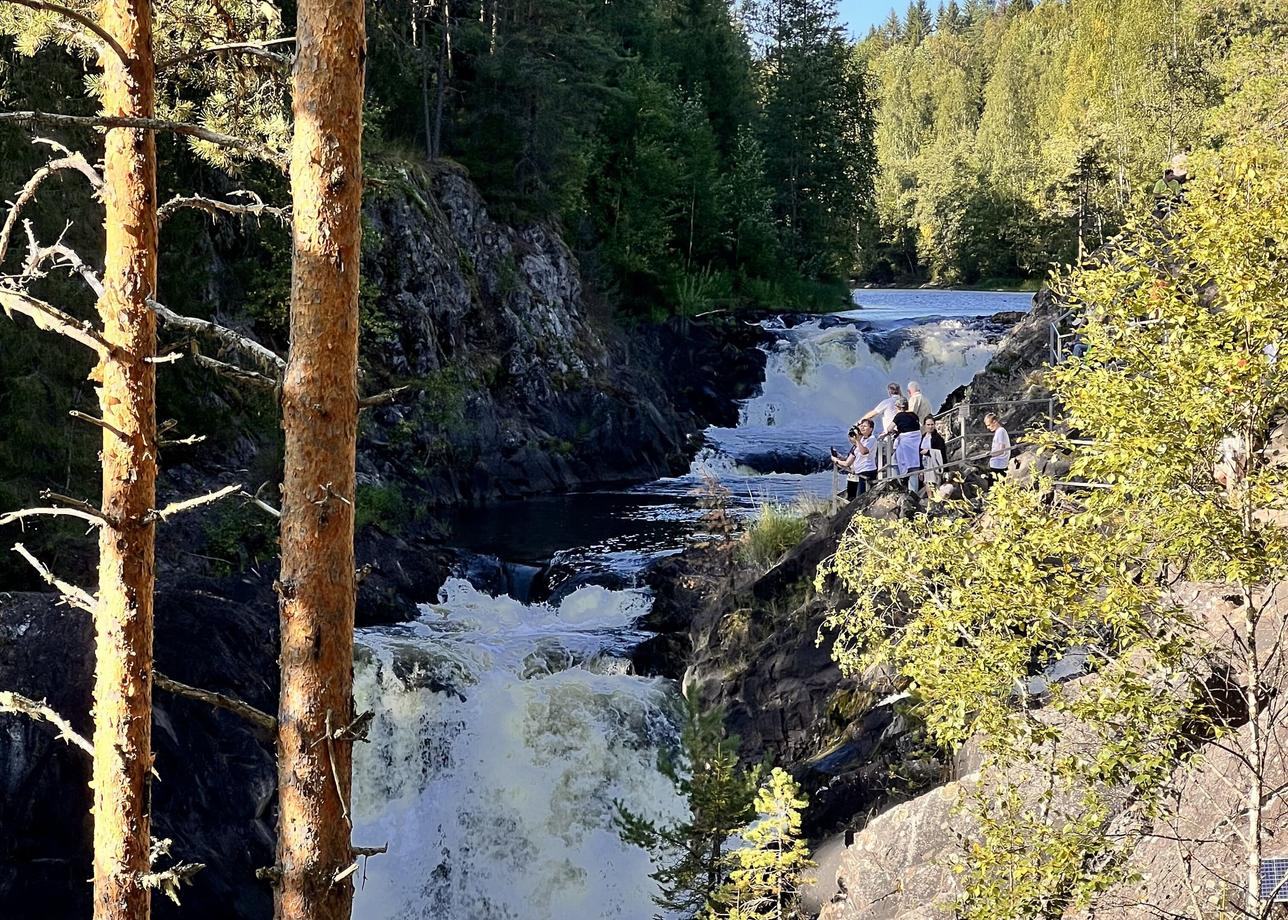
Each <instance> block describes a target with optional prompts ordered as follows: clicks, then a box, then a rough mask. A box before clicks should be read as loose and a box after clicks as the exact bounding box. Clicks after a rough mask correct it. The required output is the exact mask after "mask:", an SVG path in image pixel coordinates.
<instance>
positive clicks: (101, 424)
mask: <svg viewBox="0 0 1288 920" xmlns="http://www.w3.org/2000/svg"><path fill="white" fill-rule="evenodd" d="M67 414H68V415H70V416H71V417H72V418H74V419H78V420H79V421H82V422H88V423H89V424H91V425H93V426H94V427H95V428H102V429H103V430H104V431H110V432H112V434H114V435H116V436H117V437H118V438H120V439H121V440H122V441H124V440H127V439H126V437H125V432H124V431H122V430H121V429H119V428H117V427H116V426H115V425H112V424H111V423H110V422H105V421H103V420H102V419H101V418H97V417H95V416H93V415H90V414H89V413H88V412H81V411H80V410H79V409H68V410H67Z"/></svg>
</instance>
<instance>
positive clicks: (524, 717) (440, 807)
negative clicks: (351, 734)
mask: <svg viewBox="0 0 1288 920" xmlns="http://www.w3.org/2000/svg"><path fill="white" fill-rule="evenodd" d="M648 603H649V600H648V597H647V595H646V594H644V593H643V592H640V591H633V590H628V591H609V590H607V589H604V588H599V587H594V586H591V587H585V588H581V589H579V590H577V591H576V592H574V593H573V594H571V595H569V596H568V597H567V598H566V599H565V600H564V602H563V603H562V604H561V605H559V607H557V608H555V607H550V606H547V605H544V604H534V605H531V606H529V605H525V604H521V603H519V602H518V601H515V600H512V599H510V598H506V597H499V598H492V597H489V596H487V595H485V594H481V593H479V592H478V591H475V590H474V589H473V588H471V587H470V586H469V585H468V583H466V582H464V581H462V580H459V579H453V580H451V581H449V582H448V584H447V586H446V587H445V588H444V590H443V595H442V599H441V602H440V603H439V604H438V605H435V606H431V607H427V608H426V609H425V612H424V614H423V615H422V616H421V618H420V619H419V620H417V621H416V622H414V623H411V624H408V625H406V626H402V627H395V628H385V629H379V630H374V629H373V630H363V631H361V632H360V634H359V637H358V638H359V645H360V648H359V652H358V655H357V662H356V675H355V678H356V693H357V697H358V704H359V706H360V707H361V708H368V709H372V710H373V711H374V712H375V713H376V719H375V721H374V723H373V726H372V731H371V743H370V744H367V745H359V746H358V749H357V752H356V758H357V762H356V765H355V787H356V788H355V801H354V815H355V829H354V836H355V839H357V840H359V841H362V842H364V843H366V844H382V843H385V842H386V841H388V842H389V843H390V851H389V853H388V854H387V855H383V856H380V857H378V858H376V859H372V860H371V861H370V863H369V865H368V866H367V869H366V880H365V883H364V884H363V886H362V888H361V890H360V891H359V893H358V898H357V904H356V907H355V911H354V914H355V916H356V917H358V918H361V920H385V918H390V920H392V918H400V920H404V918H405V920H411V918H431V917H432V918H435V920H546V918H549V920H564V918H583V917H584V918H599V917H604V918H610V917H620V918H628V920H647V918H650V917H652V916H653V904H652V902H651V896H652V894H653V893H654V891H655V887H654V884H653V882H652V881H651V880H650V879H649V877H648V875H649V872H650V871H651V868H650V866H649V862H648V858H647V856H646V855H645V854H644V853H643V852H642V851H640V850H638V849H636V848H634V847H630V846H627V845H625V844H623V843H622V842H621V840H620V839H619V838H618V835H617V833H616V831H615V829H614V823H613V816H614V814H615V806H614V802H616V801H622V802H624V803H625V804H627V805H628V806H629V807H630V808H631V809H632V810H637V811H641V812H643V813H645V814H650V815H655V816H659V817H666V818H667V819H668V820H674V819H676V818H678V817H680V816H681V815H682V814H683V812H684V804H683V802H682V801H681V800H680V799H679V798H678V797H677V795H676V793H675V790H674V789H673V787H672V786H671V785H670V783H669V782H667V781H666V780H665V779H664V778H663V777H662V776H661V775H660V774H659V773H658V772H657V770H656V760H657V751H658V748H659V746H661V745H662V744H665V743H668V742H669V741H670V740H671V739H673V738H674V734H675V727H674V722H673V719H674V713H675V706H674V692H675V691H674V688H673V685H672V684H670V682H668V681H663V680H659V679H645V678H639V677H634V676H632V675H629V674H628V673H626V668H625V663H624V662H623V661H622V660H621V659H620V658H618V657H616V655H617V654H619V653H621V652H623V651H624V650H625V649H627V648H629V647H630V645H632V644H634V643H635V642H637V641H638V640H639V639H640V638H641V636H640V634H638V633H636V632H634V631H633V630H632V629H631V624H632V622H633V621H634V620H635V619H636V618H637V617H638V616H639V615H641V614H642V613H644V612H645V611H646V610H647V608H648Z"/></svg>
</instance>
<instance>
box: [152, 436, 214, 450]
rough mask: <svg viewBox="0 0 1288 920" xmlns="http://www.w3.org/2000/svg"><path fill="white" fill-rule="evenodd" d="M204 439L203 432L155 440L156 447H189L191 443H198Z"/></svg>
mask: <svg viewBox="0 0 1288 920" xmlns="http://www.w3.org/2000/svg"><path fill="white" fill-rule="evenodd" d="M204 440H206V436H205V435H204V434H190V435H188V436H187V437H186V438H173V439H169V438H162V439H161V440H159V441H157V446H158V447H190V446H192V445H193V444H200V443H201V442H202V441H204Z"/></svg>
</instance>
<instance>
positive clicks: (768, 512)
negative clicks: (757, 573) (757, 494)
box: [739, 502, 806, 569]
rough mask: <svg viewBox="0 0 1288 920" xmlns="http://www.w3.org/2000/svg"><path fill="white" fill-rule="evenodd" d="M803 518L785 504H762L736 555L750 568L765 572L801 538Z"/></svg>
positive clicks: (802, 535)
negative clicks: (764, 570)
mask: <svg viewBox="0 0 1288 920" xmlns="http://www.w3.org/2000/svg"><path fill="white" fill-rule="evenodd" d="M805 531H806V525H805V517H804V516H803V515H802V514H800V513H798V512H797V511H796V510H795V509H793V508H790V507H787V506H785V505H779V504H775V503H773V502H765V503H764V504H762V505H761V506H760V514H759V515H757V517H756V520H755V521H753V522H752V524H751V526H750V527H748V528H747V532H746V533H744V534H743V536H742V545H741V546H740V547H739V555H740V556H741V557H742V559H743V561H744V562H746V563H747V564H748V565H750V566H752V567H753V568H757V569H767V568H769V567H770V566H772V565H773V564H774V563H775V562H777V561H778V560H779V559H781V558H782V555H783V553H785V552H787V550H789V549H791V548H792V547H793V546H795V545H796V544H797V543H799V542H800V541H801V540H802V539H803V538H804V536H805Z"/></svg>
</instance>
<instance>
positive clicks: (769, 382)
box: [646, 291, 1023, 509]
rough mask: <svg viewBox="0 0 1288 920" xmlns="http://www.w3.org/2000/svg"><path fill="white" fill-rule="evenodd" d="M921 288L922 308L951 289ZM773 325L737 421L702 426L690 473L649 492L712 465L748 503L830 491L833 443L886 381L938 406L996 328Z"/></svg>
mask: <svg viewBox="0 0 1288 920" xmlns="http://www.w3.org/2000/svg"><path fill="white" fill-rule="evenodd" d="M861 293H862V294H864V295H866V294H868V293H869V292H866V291H865V292H861ZM886 293H888V292H886ZM899 293H907V292H899ZM918 293H920V292H918ZM927 293H933V294H935V295H937V296H935V297H932V298H931V299H930V300H929V301H928V306H926V305H923V308H924V309H930V308H931V307H937V308H939V309H943V307H944V306H945V305H946V304H945V302H943V301H941V300H940V299H939V298H942V297H945V296H946V294H947V292H927ZM970 296H972V297H978V296H980V295H970ZM984 296H986V297H992V298H993V299H994V302H993V303H992V306H993V307H995V308H997V309H1002V308H1005V307H1008V306H1015V305H1017V304H1016V303H1014V302H1013V301H1014V300H1015V299H1016V298H1018V299H1019V302H1020V303H1021V304H1022V303H1023V295H984ZM972 302H973V301H972ZM880 312H882V311H881V310H879V309H878V310H869V309H864V310H858V311H853V312H851V313H845V314H841V319H843V320H854V321H858V320H863V321H864V322H866V321H867V320H868V317H869V313H880ZM882 318H885V317H884V316H883V317H882ZM775 331H776V332H777V333H778V336H779V338H778V341H777V342H775V343H774V345H773V346H772V347H771V348H770V350H769V355H768V361H767V363H766V367H765V382H764V385H763V386H762V387H761V392H760V394H759V395H757V396H755V397H752V398H751V399H748V400H746V401H745V402H744V403H743V405H742V408H741V411H740V418H739V422H738V426H737V427H736V428H714V427H713V428H708V429H707V432H706V440H707V446H706V447H705V448H704V449H703V450H702V451H700V452H699V453H698V455H697V456H696V457H695V458H694V460H693V464H692V466H691V468H690V470H689V473H688V474H687V475H685V476H681V477H678V478H676V479H671V480H661V481H659V482H658V483H654V484H652V485H650V486H648V487H646V488H647V489H648V491H650V492H654V493H663V494H674V495H677V496H678V495H682V494H685V493H686V492H691V491H692V490H693V489H694V488H695V487H697V485H698V483H700V482H701V480H702V478H703V477H704V476H705V475H708V474H709V475H714V476H715V477H716V478H717V479H719V480H720V482H721V483H722V484H723V485H724V486H725V487H726V488H728V489H729V490H730V491H731V492H732V494H733V496H734V498H735V500H736V501H737V503H738V504H739V505H740V506H741V507H743V508H744V509H750V508H754V507H755V506H756V505H757V504H759V503H761V502H764V501H777V502H791V501H792V500H794V499H795V498H796V497H798V496H800V495H802V494H805V495H817V496H827V495H829V494H830V492H831V490H832V488H833V486H834V483H833V477H832V475H831V473H830V472H827V471H826V470H827V469H828V451H829V448H831V447H836V448H837V449H839V450H844V449H846V447H847V442H846V436H845V434H846V431H847V430H848V428H849V427H850V426H851V425H852V424H854V422H855V420H857V419H858V418H859V417H860V416H862V415H864V414H865V413H867V412H868V411H869V410H870V409H872V408H873V407H874V406H876V404H877V403H878V402H880V401H881V400H882V399H884V398H885V396H886V384H888V383H890V382H895V383H898V384H899V386H900V387H906V386H907V384H908V382H909V381H913V380H915V381H917V382H918V383H920V384H921V390H922V392H923V393H924V394H925V395H926V398H927V399H928V400H929V401H930V404H931V405H932V406H934V407H938V406H939V405H940V403H942V402H943V400H944V399H945V398H946V397H947V396H948V394H949V393H951V392H952V391H953V390H954V389H956V388H957V387H959V386H961V385H962V384H965V383H969V382H970V380H971V379H972V378H973V377H974V376H975V374H976V373H978V372H979V371H980V370H982V369H983V368H984V366H985V365H986V364H987V363H988V361H989V359H990V358H991V357H992V356H993V354H994V353H995V352H996V350H997V346H998V343H999V340H1000V337H1001V336H1000V330H999V329H997V328H995V327H992V326H990V325H988V324H986V323H984V322H982V321H981V320H980V319H979V318H947V319H943V318H940V319H933V318H921V321H919V322H918V323H917V324H915V325H895V326H883V327H878V328H870V327H861V326H859V325H856V324H855V322H839V323H838V321H837V319H836V318H831V319H828V320H822V319H820V320H813V321H810V322H806V323H801V324H799V325H797V326H795V327H793V328H790V329H782V328H777V329H775ZM883 340H884V341H883ZM883 352H884V353H883ZM890 352H893V356H890V357H887V354H889V353H890ZM879 428H880V425H879V424H878V430H879ZM819 470H824V472H818V471H819Z"/></svg>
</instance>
